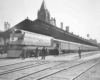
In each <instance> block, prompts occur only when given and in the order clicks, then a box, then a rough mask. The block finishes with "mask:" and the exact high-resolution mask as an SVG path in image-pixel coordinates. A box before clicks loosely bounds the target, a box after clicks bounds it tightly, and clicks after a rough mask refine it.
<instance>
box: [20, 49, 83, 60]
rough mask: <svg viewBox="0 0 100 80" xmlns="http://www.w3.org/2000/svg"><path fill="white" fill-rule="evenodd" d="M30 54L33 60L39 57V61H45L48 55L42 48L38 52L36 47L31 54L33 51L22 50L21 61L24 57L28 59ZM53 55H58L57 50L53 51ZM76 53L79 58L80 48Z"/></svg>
mask: <svg viewBox="0 0 100 80" xmlns="http://www.w3.org/2000/svg"><path fill="white" fill-rule="evenodd" d="M30 53H31V55H32V54H34V57H35V58H38V56H39V55H41V59H42V60H45V57H46V55H47V54H48V50H47V48H46V47H43V48H42V50H41V51H40V50H39V49H38V47H37V48H36V49H35V52H33V51H32V52H28V51H27V49H25V48H23V49H22V53H21V55H20V56H21V58H22V59H25V58H26V57H30V55H29V54H30ZM54 53H56V55H58V54H59V51H58V49H56V48H55V49H54ZM78 53H79V58H81V49H80V47H79V50H78Z"/></svg>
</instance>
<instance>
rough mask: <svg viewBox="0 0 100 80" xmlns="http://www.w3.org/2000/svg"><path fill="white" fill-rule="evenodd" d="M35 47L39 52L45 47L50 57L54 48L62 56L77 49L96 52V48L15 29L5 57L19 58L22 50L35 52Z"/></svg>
mask: <svg viewBox="0 0 100 80" xmlns="http://www.w3.org/2000/svg"><path fill="white" fill-rule="evenodd" d="M37 47H38V48H39V50H41V49H42V48H43V47H46V48H47V49H48V51H49V54H50V55H54V54H55V53H54V52H53V50H54V49H55V48H57V49H58V50H59V53H64V54H65V53H70V52H77V51H78V49H79V47H80V48H81V50H82V51H95V50H98V47H97V46H90V45H86V44H80V43H75V42H70V41H64V40H60V39H55V38H54V37H52V36H46V35H42V34H38V33H34V32H29V31H25V30H19V29H15V30H14V32H13V33H12V34H10V42H9V47H8V54H7V57H19V56H20V54H21V52H22V48H25V49H27V50H35V49H36V48H37Z"/></svg>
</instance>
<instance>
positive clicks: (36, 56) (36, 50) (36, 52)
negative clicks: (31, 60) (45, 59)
mask: <svg viewBox="0 0 100 80" xmlns="http://www.w3.org/2000/svg"><path fill="white" fill-rule="evenodd" d="M38 53H39V49H38V47H37V48H36V49H35V54H34V56H35V58H38Z"/></svg>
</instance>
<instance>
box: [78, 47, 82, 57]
mask: <svg viewBox="0 0 100 80" xmlns="http://www.w3.org/2000/svg"><path fill="white" fill-rule="evenodd" d="M78 53H79V58H81V49H80V47H79V50H78Z"/></svg>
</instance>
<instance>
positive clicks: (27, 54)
mask: <svg viewBox="0 0 100 80" xmlns="http://www.w3.org/2000/svg"><path fill="white" fill-rule="evenodd" d="M30 54H31V56H32V54H33V55H34V57H35V58H38V56H39V55H41V59H43V60H45V57H46V55H47V54H48V50H47V48H46V47H43V48H42V50H41V51H40V50H39V49H38V47H37V48H36V49H35V51H31V52H29V51H27V49H26V48H23V49H22V53H21V55H20V57H21V58H22V59H25V58H26V57H30Z"/></svg>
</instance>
